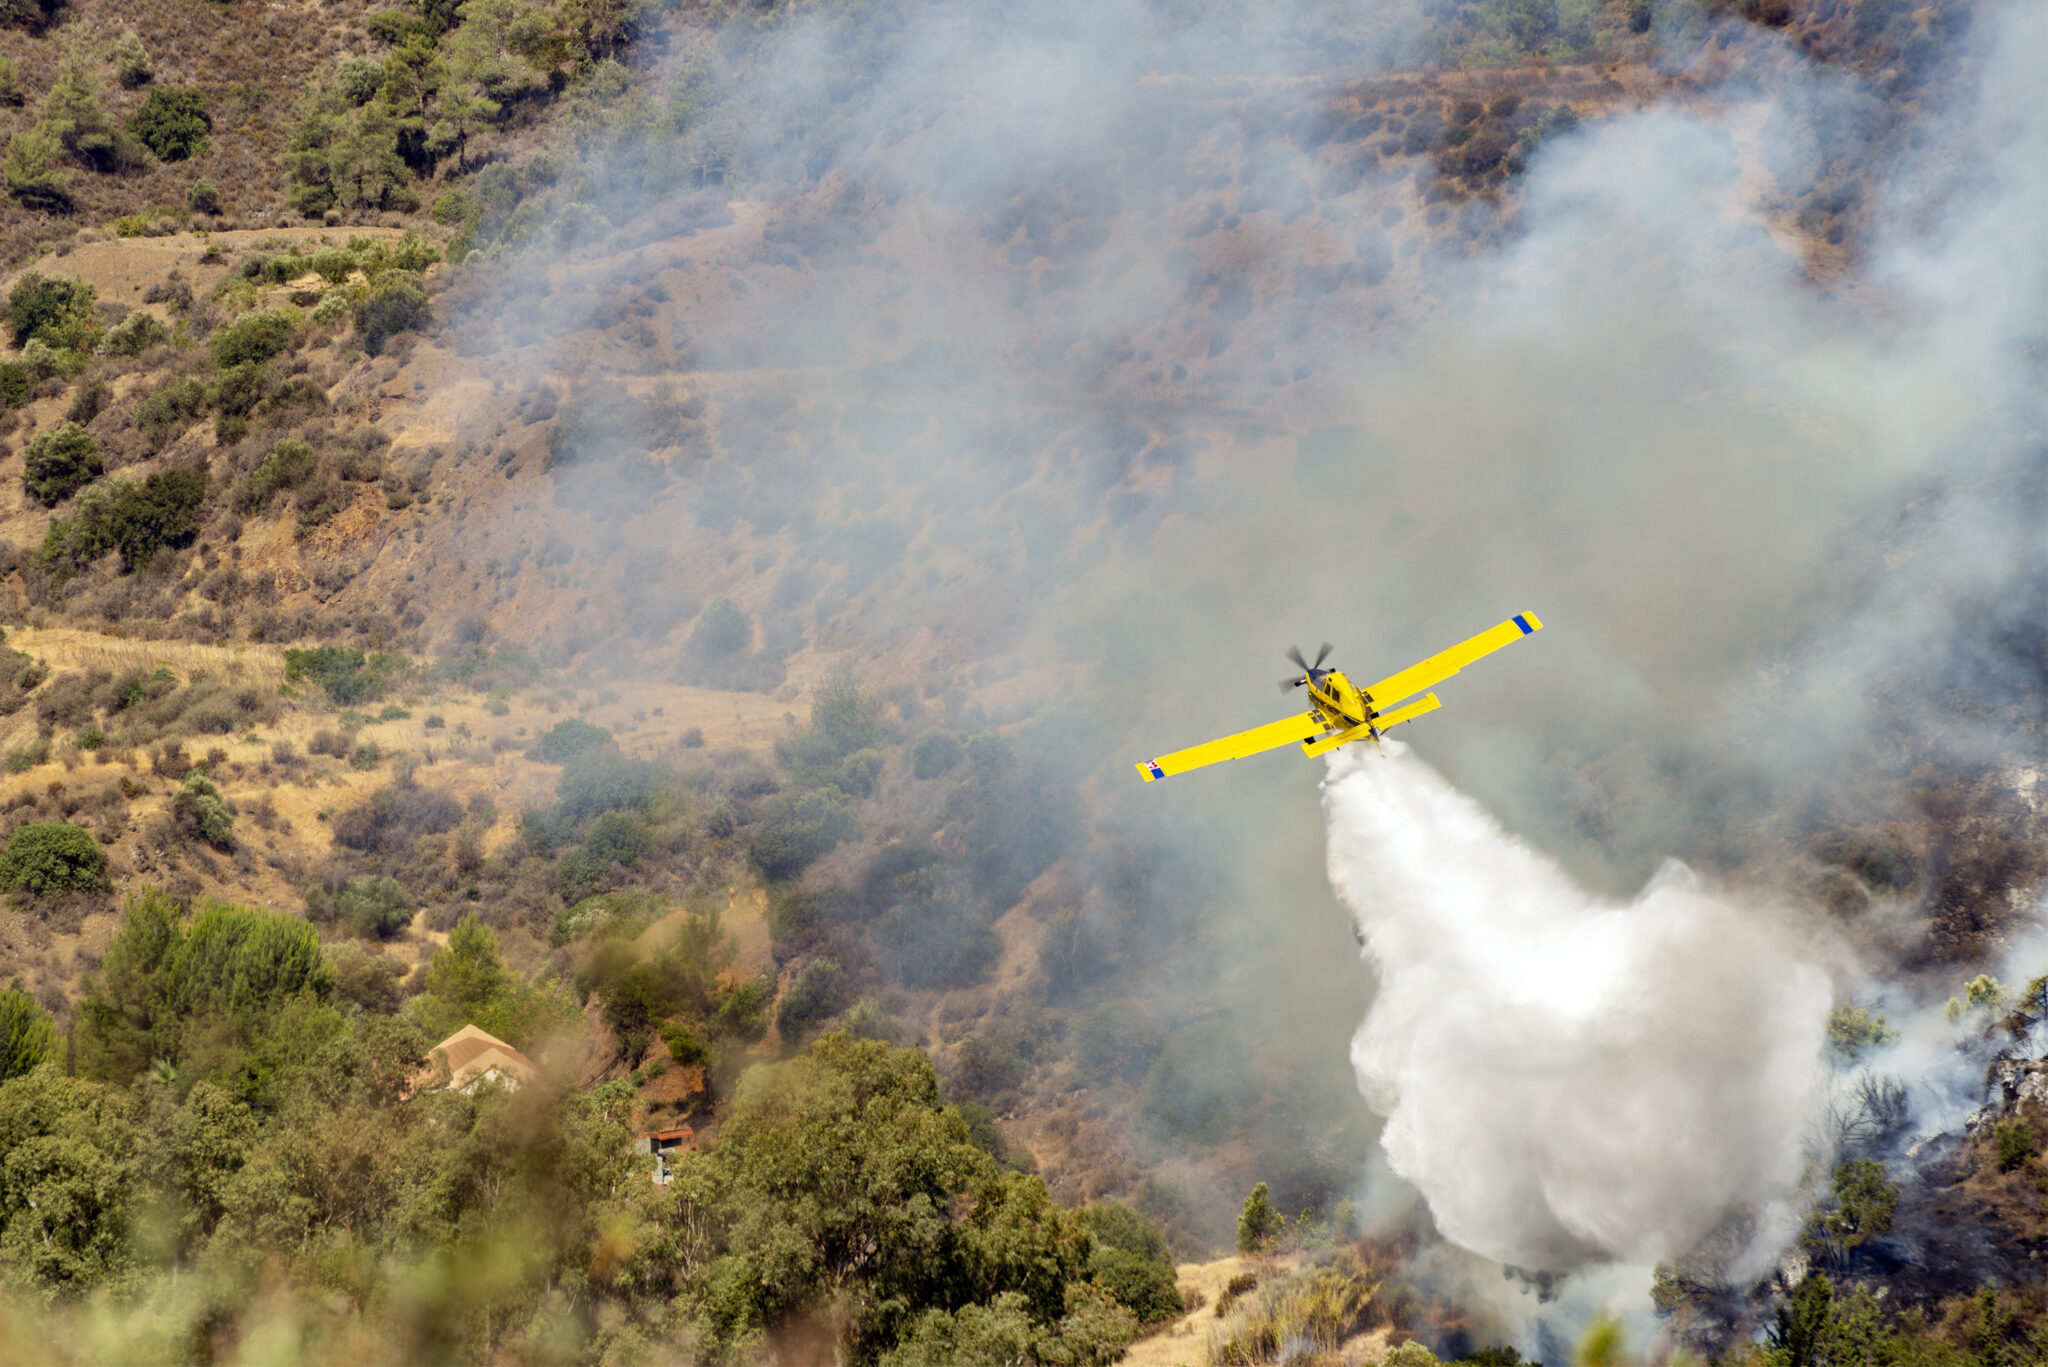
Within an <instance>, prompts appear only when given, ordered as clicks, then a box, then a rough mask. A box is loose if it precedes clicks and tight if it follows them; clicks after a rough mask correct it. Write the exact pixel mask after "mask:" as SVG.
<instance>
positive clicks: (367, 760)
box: [348, 740, 384, 773]
mask: <svg viewBox="0 0 2048 1367" xmlns="http://www.w3.org/2000/svg"><path fill="white" fill-rule="evenodd" d="M382 758H384V752H383V750H381V749H379V748H378V745H377V742H376V741H373V740H366V741H364V742H363V743H362V744H361V745H358V746H357V747H356V748H355V749H353V750H351V751H349V753H348V767H349V768H351V769H356V770H359V771H362V772H365V773H367V772H368V771H369V770H371V769H374V768H376V767H377V761H378V760H380V759H382Z"/></svg>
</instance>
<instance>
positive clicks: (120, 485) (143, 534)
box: [38, 465, 207, 572]
mask: <svg viewBox="0 0 2048 1367" xmlns="http://www.w3.org/2000/svg"><path fill="white" fill-rule="evenodd" d="M206 480H207V475H206V467H205V466H203V465H193V466H187V467H185V468H183V469H178V470H164V471H160V472H159V473H157V474H153V475H150V476H148V477H147V478H145V479H143V480H142V481H140V482H139V483H138V482H136V481H133V480H126V479H117V480H115V481H114V482H113V484H111V485H104V486H101V487H100V488H96V489H89V490H87V491H86V492H85V493H84V494H83V495H81V496H80V497H79V500H78V504H77V509H76V513H75V515H74V516H72V517H70V518H68V519H65V518H60V519H58V520H57V521H55V522H52V523H51V524H50V530H49V532H48V533H47V534H46V535H45V536H44V538H43V545H42V549H41V550H40V551H39V552H38V556H39V557H40V559H41V560H42V562H43V564H44V565H45V566H47V567H50V568H53V569H59V570H69V571H76V570H78V569H80V568H82V567H83V566H85V565H86V564H88V563H89V562H91V561H93V560H97V559H98V558H99V557H100V556H102V555H105V554H106V553H107V552H108V551H112V550H119V551H120V552H121V565H122V569H123V570H124V571H130V572H132V571H134V570H138V569H141V568H143V567H144V566H146V565H148V564H149V562H150V561H151V560H153V559H155V557H156V553H157V552H158V551H160V550H163V549H164V548H166V547H170V546H182V545H184V544H186V543H187V542H189V541H191V539H192V538H193V537H194V536H195V535H196V534H197V533H198V530H199V505H200V503H201V502H202V501H203V500H204V499H205V497H206Z"/></svg>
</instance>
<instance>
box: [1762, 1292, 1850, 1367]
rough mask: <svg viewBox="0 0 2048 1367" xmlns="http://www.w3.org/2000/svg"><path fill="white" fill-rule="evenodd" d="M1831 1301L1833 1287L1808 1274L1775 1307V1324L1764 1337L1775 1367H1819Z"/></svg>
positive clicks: (1828, 1333) (1824, 1356)
mask: <svg viewBox="0 0 2048 1367" xmlns="http://www.w3.org/2000/svg"><path fill="white" fill-rule="evenodd" d="M1834 1299H1835V1288H1834V1286H1833V1284H1832V1283H1830V1282H1829V1281H1828V1279H1827V1278H1826V1277H1824V1276H1822V1275H1821V1274H1820V1273H1818V1272H1809V1273H1807V1274H1806V1277H1805V1279H1804V1280H1802V1281H1801V1282H1800V1283H1799V1285H1798V1287H1797V1288H1796V1289H1794V1291H1793V1292H1792V1294H1791V1295H1790V1296H1787V1297H1786V1298H1785V1299H1784V1300H1783V1301H1782V1302H1780V1303H1779V1305H1778V1313H1777V1323H1776V1324H1774V1325H1772V1326H1771V1328H1770V1330H1769V1331H1768V1332H1767V1333H1766V1335H1765V1341H1766V1342H1767V1343H1769V1345H1770V1348H1771V1360H1772V1362H1773V1363H1774V1364H1776V1365H1777V1367H1819V1365H1820V1364H1821V1363H1824V1362H1826V1361H1827V1357H1828V1340H1829V1338H1830V1337H1831V1330H1832V1326H1833V1318H1834Z"/></svg>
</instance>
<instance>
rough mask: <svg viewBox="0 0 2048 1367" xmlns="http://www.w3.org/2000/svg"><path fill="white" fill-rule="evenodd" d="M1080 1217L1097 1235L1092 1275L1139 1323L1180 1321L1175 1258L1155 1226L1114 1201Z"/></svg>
mask: <svg viewBox="0 0 2048 1367" xmlns="http://www.w3.org/2000/svg"><path fill="white" fill-rule="evenodd" d="M1081 1218H1082V1219H1083V1220H1085V1221H1086V1222H1087V1224H1088V1232H1089V1234H1091V1235H1092V1236H1094V1247H1093V1249H1092V1250H1091V1251H1090V1253H1089V1255H1088V1273H1089V1275H1090V1276H1092V1277H1094V1278H1095V1280H1097V1281H1099V1282H1101V1283H1102V1284H1103V1285H1104V1286H1105V1287H1107V1288H1109V1293H1110V1294H1111V1295H1112V1296H1115V1297H1116V1299H1117V1302H1118V1303H1119V1304H1120V1305H1122V1306H1123V1307H1124V1308H1125V1309H1126V1310H1129V1311H1130V1312H1131V1313H1132V1314H1134V1315H1136V1316H1137V1317H1138V1322H1139V1323H1140V1324H1156V1323H1159V1322H1161V1321H1164V1320H1170V1319H1177V1318H1179V1317H1180V1315H1181V1312H1182V1306H1181V1300H1180V1289H1179V1287H1178V1285H1177V1284H1176V1281H1175V1277H1174V1271H1173V1255H1172V1254H1170V1253H1168V1252H1167V1248H1166V1239H1165V1237H1164V1236H1163V1235H1161V1234H1160V1232H1159V1231H1158V1229H1156V1228H1155V1227H1154V1226H1153V1224H1152V1222H1151V1221H1149V1220H1147V1219H1146V1218H1145V1217H1144V1216H1142V1215H1140V1214H1138V1213H1137V1212H1136V1211H1134V1210H1132V1209H1131V1208H1130V1207H1129V1206H1124V1205H1119V1204H1118V1203H1117V1202H1115V1201H1102V1202H1098V1203H1097V1204H1095V1205H1092V1206H1089V1207H1087V1208H1085V1209H1084V1210H1083V1211H1082V1212H1081Z"/></svg>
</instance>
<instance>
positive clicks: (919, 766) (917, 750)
mask: <svg viewBox="0 0 2048 1367" xmlns="http://www.w3.org/2000/svg"><path fill="white" fill-rule="evenodd" d="M966 753H967V751H966V749H965V747H963V746H962V745H961V744H960V738H959V737H958V736H956V735H954V734H953V733H952V732H950V731H927V732H925V733H924V734H923V735H921V736H919V737H918V738H917V739H916V740H914V741H912V742H911V743H910V772H911V774H912V775H913V776H914V777H917V778H937V777H938V776H939V775H940V774H944V773H949V772H951V771H952V769H953V768H954V767H955V766H956V765H958V764H959V763H960V761H961V759H962V758H964V757H965V756H966Z"/></svg>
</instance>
